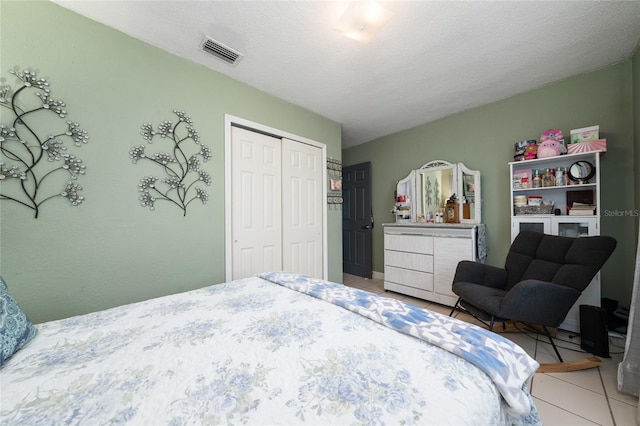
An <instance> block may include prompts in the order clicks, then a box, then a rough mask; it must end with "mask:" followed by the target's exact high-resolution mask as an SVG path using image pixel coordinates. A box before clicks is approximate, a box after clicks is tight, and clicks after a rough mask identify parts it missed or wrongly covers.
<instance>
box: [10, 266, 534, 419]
mask: <svg viewBox="0 0 640 426" xmlns="http://www.w3.org/2000/svg"><path fill="white" fill-rule="evenodd" d="M35 328H37V334H36V335H35V337H33V338H32V339H31V341H30V342H28V343H27V344H26V345H24V347H22V348H21V349H20V350H18V351H17V352H16V353H15V354H13V355H12V356H11V357H10V358H8V359H7V360H6V361H5V362H4V364H3V365H2V366H1V367H0V423H1V424H3V425H4V424H7V425H13V424H29V425H38V424H135V425H151V424H153V425H156V424H170V425H186V424H394V425H396V424H439V425H440V424H492V425H498V424H523V425H524V424H541V422H540V418H539V416H538V413H537V411H536V408H535V405H534V404H533V402H532V399H531V397H530V395H529V392H528V388H527V386H526V383H527V380H528V379H529V378H530V377H531V376H532V375H533V373H534V372H535V370H536V369H537V367H538V364H537V363H536V362H535V361H534V360H533V359H531V358H530V357H529V356H528V355H527V354H526V353H525V352H524V351H523V350H522V349H521V348H520V347H518V346H517V345H514V344H513V343H511V342H510V341H509V340H507V339H504V338H502V337H501V336H499V335H497V334H494V333H491V332H488V331H486V330H484V329H481V328H479V327H476V326H473V325H470V324H467V323H464V322H461V321H458V320H456V319H453V318H449V317H447V316H445V315H440V314H437V313H435V312H431V311H428V310H425V309H419V308H417V307H415V306H413V305H410V304H406V303H403V302H401V301H398V300H395V299H391V298H385V297H381V296H378V295H375V294H372V293H368V292H365V291H361V290H357V289H353V288H349V287H346V286H344V285H341V284H336V283H331V282H327V281H322V280H318V279H312V278H308V277H305V276H301V275H296V274H290V273H285V272H271V273H266V274H261V275H259V276H256V277H251V278H247V279H242V280H238V281H233V282H229V283H224V284H217V285H212V286H210V287H206V288H202V289H199V290H194V291H190V292H185V293H180V294H175V295H171V296H166V297H161V298H157V299H152V300H148V301H144V302H139V303H135V304H131V305H126V306H121V307H116V308H112V309H108V310H105V311H101V312H95V313H90V314H87V315H82V316H77V317H72V318H67V319H63V320H58V321H51V322H47V323H42V324H38V325H37V326H35Z"/></svg>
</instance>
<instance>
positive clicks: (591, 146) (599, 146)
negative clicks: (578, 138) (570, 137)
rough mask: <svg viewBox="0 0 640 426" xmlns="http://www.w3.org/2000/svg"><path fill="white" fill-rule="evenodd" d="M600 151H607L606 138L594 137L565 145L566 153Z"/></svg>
mask: <svg viewBox="0 0 640 426" xmlns="http://www.w3.org/2000/svg"><path fill="white" fill-rule="evenodd" d="M591 151H602V152H607V140H606V139H596V140H592V141H586V142H576V143H570V144H569V145H568V146H567V153H568V154H580V153H582V152H591Z"/></svg>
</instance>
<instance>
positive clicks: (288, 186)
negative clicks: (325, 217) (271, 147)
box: [282, 139, 323, 278]
mask: <svg viewBox="0 0 640 426" xmlns="http://www.w3.org/2000/svg"><path fill="white" fill-rule="evenodd" d="M322 167H323V164H322V150H321V149H320V148H317V147H315V146H311V145H307V144H303V143H300V142H297V141H293V140H290V139H282V206H283V208H282V250H283V253H282V262H283V269H284V270H285V271H292V272H298V273H301V274H305V275H309V276H312V277H317V278H322V254H323V250H322V208H323V205H322V177H323V173H322Z"/></svg>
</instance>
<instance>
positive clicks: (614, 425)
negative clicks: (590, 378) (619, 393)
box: [598, 367, 617, 426]
mask: <svg viewBox="0 0 640 426" xmlns="http://www.w3.org/2000/svg"><path fill="white" fill-rule="evenodd" d="M598 376H599V377H600V384H602V390H603V392H604V397H605V399H606V400H607V407H608V408H609V414H610V415H611V421H612V422H613V426H616V424H617V423H616V416H614V415H613V409H612V408H611V401H609V394H608V393H607V387H606V386H605V385H604V379H603V378H602V371H600V367H598Z"/></svg>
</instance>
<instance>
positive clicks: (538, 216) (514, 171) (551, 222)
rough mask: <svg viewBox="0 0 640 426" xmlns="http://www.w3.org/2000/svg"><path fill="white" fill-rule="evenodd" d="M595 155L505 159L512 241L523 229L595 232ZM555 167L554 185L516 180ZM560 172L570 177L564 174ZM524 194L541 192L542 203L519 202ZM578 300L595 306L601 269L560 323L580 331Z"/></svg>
mask: <svg viewBox="0 0 640 426" xmlns="http://www.w3.org/2000/svg"><path fill="white" fill-rule="evenodd" d="M600 154H601V153H600V152H599V151H592V152H586V153H582V154H567V155H560V156H557V157H549V158H541V159H536V160H529V161H514V162H511V163H509V168H510V173H511V200H513V205H512V207H511V241H513V240H514V239H515V237H516V236H517V235H518V234H519V233H520V231H522V230H533V231H537V232H542V233H545V234H551V235H562V236H566V237H580V236H592V235H600ZM559 171H561V172H562V173H563V175H562V176H563V179H554V180H553V185H549V186H540V187H535V185H534V187H526V188H525V187H523V186H522V185H521V184H520V185H519V184H518V182H521V180H522V176H523V175H526V176H538V175H542V176H544V175H547V174H551V173H555V175H556V177H557V174H558V173H559ZM565 173H566V174H568V176H573V177H572V178H571V179H569V178H568V177H567V178H564V174H565ZM547 181H548V182H551V181H552V180H551V179H548V180H547ZM556 183H562V184H561V185H557V184H556ZM523 197H525V198H527V199H529V200H531V199H534V197H536V198H538V199H539V197H542V204H541V205H539V206H534V205H532V204H531V202H529V203H528V205H526V206H522V204H521V203H522V198H523ZM580 305H591V306H600V273H597V274H596V276H595V277H594V278H593V280H592V281H591V283H590V284H589V286H588V287H587V288H586V289H585V290H584V291H583V292H582V295H581V296H580V298H579V299H578V301H577V302H576V303H575V304H574V305H573V307H572V308H571V310H570V311H569V313H568V314H567V316H566V318H565V320H564V322H563V323H562V324H560V328H562V329H565V330H569V331H575V332H579V330H580V312H579V306H580Z"/></svg>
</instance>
